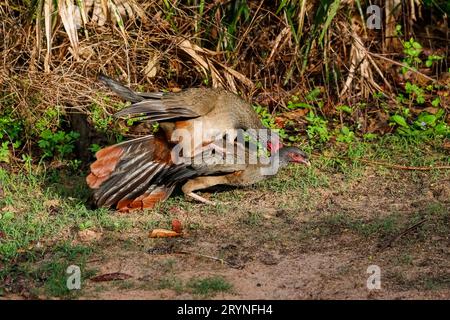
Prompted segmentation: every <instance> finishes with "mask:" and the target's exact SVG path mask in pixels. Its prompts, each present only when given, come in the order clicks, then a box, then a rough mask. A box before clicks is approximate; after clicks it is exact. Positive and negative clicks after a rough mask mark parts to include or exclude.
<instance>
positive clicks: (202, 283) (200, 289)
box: [187, 276, 233, 296]
mask: <svg viewBox="0 0 450 320" xmlns="http://www.w3.org/2000/svg"><path fill="white" fill-rule="evenodd" d="M187 286H188V287H189V288H190V289H191V291H192V293H193V294H196V295H200V296H211V295H215V294H217V293H220V292H229V291H230V290H231V289H232V288H233V286H232V285H231V284H230V283H229V282H227V281H226V280H225V279H224V278H223V277H221V276H212V277H207V278H201V279H191V280H190V281H189V282H188V284H187Z"/></svg>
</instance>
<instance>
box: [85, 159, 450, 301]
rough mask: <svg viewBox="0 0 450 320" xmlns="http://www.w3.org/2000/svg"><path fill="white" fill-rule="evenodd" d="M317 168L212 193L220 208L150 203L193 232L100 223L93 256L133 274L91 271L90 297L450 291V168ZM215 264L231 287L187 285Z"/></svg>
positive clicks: (427, 294) (430, 295)
mask: <svg viewBox="0 0 450 320" xmlns="http://www.w3.org/2000/svg"><path fill="white" fill-rule="evenodd" d="M322 178H323V177H322ZM286 179H287V180H286ZM299 179H303V182H301V181H300V182H299ZM308 179H309V180H308ZM311 179H312V178H311V175H310V174H309V175H308V174H305V171H303V170H300V171H299V170H291V171H288V172H286V173H285V174H284V177H281V178H280V179H279V185H278V184H277V182H275V183H272V184H264V185H260V186H258V188H255V189H244V190H226V191H223V192H221V193H217V194H213V195H212V196H213V197H214V199H215V200H216V201H217V202H219V204H218V205H217V206H216V207H215V208H214V207H210V206H205V205H203V204H193V203H188V204H187V206H184V208H183V207H182V206H180V205H179V204H178V203H177V202H175V203H169V204H167V205H165V206H164V207H163V208H161V209H160V213H155V212H154V213H151V214H150V215H153V218H155V215H156V216H158V215H161V216H163V215H165V218H164V219H166V221H170V219H172V218H177V219H179V220H180V221H181V222H182V223H183V225H184V226H185V229H187V230H186V233H187V235H186V236H185V237H183V238H178V239H150V238H148V232H149V230H134V231H133V232H126V233H122V234H117V233H108V232H103V233H101V234H99V235H98V236H99V237H100V239H97V240H96V241H97V242H96V243H97V244H98V249H96V253H95V255H94V257H91V258H92V259H91V260H90V261H88V263H87V266H86V267H87V268H93V269H96V270H98V273H97V274H107V273H113V272H121V273H125V274H127V275H129V276H131V278H130V279H127V280H123V281H112V282H101V283H98V282H92V281H86V282H84V283H83V286H84V288H83V293H82V295H81V296H80V298H82V299H83V298H86V299H92V298H94V299H190V298H208V299H214V298H216V299H449V298H450V232H449V231H450V177H449V175H448V174H443V173H440V174H439V173H428V172H423V173H422V172H410V171H392V170H387V169H377V170H375V169H372V168H369V167H366V168H364V169H361V170H360V172H359V174H357V175H354V176H352V177H351V178H348V177H345V176H344V175H342V174H339V173H335V174H332V175H328V176H327V177H326V178H324V179H321V177H320V176H319V177H317V176H315V177H314V178H313V179H312V180H311ZM283 181H284V182H285V181H290V182H288V183H285V184H283ZM305 181H306V183H307V184H308V185H309V187H308V188H306V190H305V189H302V186H303V184H302V183H305ZM203 195H205V196H209V194H207V193H204V194H203ZM180 201H181V202H182V203H186V202H184V201H183V200H180ZM134 215H139V214H138V213H137V214H132V215H130V219H133V216H134ZM411 227H412V228H411ZM409 228H410V229H409ZM370 265H377V266H379V267H380V271H381V279H380V281H381V289H373V290H369V289H368V288H367V279H368V277H369V276H370V274H369V273H367V269H368V267H369V266H370ZM217 276H218V277H221V278H222V279H223V280H224V281H225V282H227V283H229V284H231V289H229V290H224V291H221V290H218V291H214V292H213V293H211V291H207V293H206V294H204V295H198V294H195V293H193V291H192V290H189V289H187V288H188V286H187V285H186V284H187V283H189V281H192V279H199V278H200V279H201V278H208V277H217Z"/></svg>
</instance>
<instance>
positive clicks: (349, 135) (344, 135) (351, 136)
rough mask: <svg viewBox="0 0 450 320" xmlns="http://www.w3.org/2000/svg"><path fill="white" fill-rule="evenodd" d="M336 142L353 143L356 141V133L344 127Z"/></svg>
mask: <svg viewBox="0 0 450 320" xmlns="http://www.w3.org/2000/svg"><path fill="white" fill-rule="evenodd" d="M336 140H337V141H339V142H344V143H351V142H353V141H354V140H355V133H354V132H353V131H351V130H350V129H349V128H348V127H346V126H343V127H342V128H341V131H340V133H339V134H338V135H337V137H336Z"/></svg>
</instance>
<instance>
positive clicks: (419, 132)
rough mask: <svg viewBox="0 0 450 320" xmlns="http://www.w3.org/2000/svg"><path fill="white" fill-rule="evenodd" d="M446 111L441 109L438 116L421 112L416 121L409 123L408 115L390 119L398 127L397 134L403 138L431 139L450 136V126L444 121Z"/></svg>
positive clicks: (395, 116)
mask: <svg viewBox="0 0 450 320" xmlns="http://www.w3.org/2000/svg"><path fill="white" fill-rule="evenodd" d="M444 114H445V112H444V110H443V109H439V110H438V111H437V112H436V114H431V113H428V112H421V113H420V114H419V115H418V116H417V118H416V119H415V120H411V121H408V118H407V114H406V115H399V114H394V115H392V116H391V117H390V123H391V125H397V126H398V127H397V130H396V132H397V133H398V134H400V135H402V136H409V137H429V136H441V137H449V136H450V126H449V125H447V124H446V123H445V121H444Z"/></svg>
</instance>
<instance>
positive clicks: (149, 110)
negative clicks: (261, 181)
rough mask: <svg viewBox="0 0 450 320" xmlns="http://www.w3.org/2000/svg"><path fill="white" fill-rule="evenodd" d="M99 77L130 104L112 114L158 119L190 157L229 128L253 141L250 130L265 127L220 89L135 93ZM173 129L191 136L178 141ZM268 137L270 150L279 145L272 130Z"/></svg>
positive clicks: (239, 101)
mask: <svg viewBox="0 0 450 320" xmlns="http://www.w3.org/2000/svg"><path fill="white" fill-rule="evenodd" d="M99 80H100V81H102V82H103V83H105V84H106V85H107V86H108V87H109V88H110V89H111V90H112V91H114V92H115V93H116V94H118V95H119V96H120V97H122V98H123V99H125V100H128V101H130V102H132V103H133V104H132V105H131V106H130V107H128V108H125V109H123V110H121V111H119V112H117V113H116V114H115V116H116V117H124V116H131V117H136V116H141V118H144V119H146V120H149V121H158V122H159V123H160V127H161V129H162V130H163V131H164V133H165V135H166V138H167V140H168V141H170V142H173V143H182V144H183V149H184V150H188V151H189V150H190V151H191V155H192V156H193V155H195V153H196V152H201V151H202V150H203V147H204V146H207V145H208V144H210V143H212V142H213V141H214V140H216V139H217V138H222V136H223V135H224V134H225V133H226V132H227V131H229V130H231V129H242V130H248V132H247V133H248V134H249V135H250V136H251V137H252V138H253V139H254V140H255V141H257V140H258V137H257V133H255V131H253V130H258V129H264V130H267V129H266V128H265V127H264V125H263V124H262V122H261V120H260V119H259V117H258V115H257V114H256V112H255V111H254V109H253V107H252V106H251V105H250V104H248V103H247V102H245V101H244V100H242V99H241V98H240V97H239V96H237V95H235V94H233V93H231V92H228V91H226V90H224V89H211V88H190V89H186V90H184V91H181V92H178V93H163V92H156V93H138V92H133V91H132V90H130V89H129V88H127V87H125V86H123V85H122V84H120V83H118V82H117V81H115V80H112V79H110V78H108V77H107V76H105V75H100V76H99ZM142 115H143V117H142ZM249 129H253V130H249ZM176 130H179V131H180V132H181V133H183V132H186V133H188V134H189V135H190V137H191V139H189V140H188V139H186V140H185V141H180V140H179V139H178V138H179V137H178V135H177V134H174V133H175V132H176ZM269 138H270V141H268V140H267V142H266V143H267V146H268V147H269V148H270V149H271V150H274V151H276V150H278V149H279V148H281V147H282V144H281V142H280V139H279V137H278V135H277V134H276V133H274V132H272V133H271V134H270V137H269Z"/></svg>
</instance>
